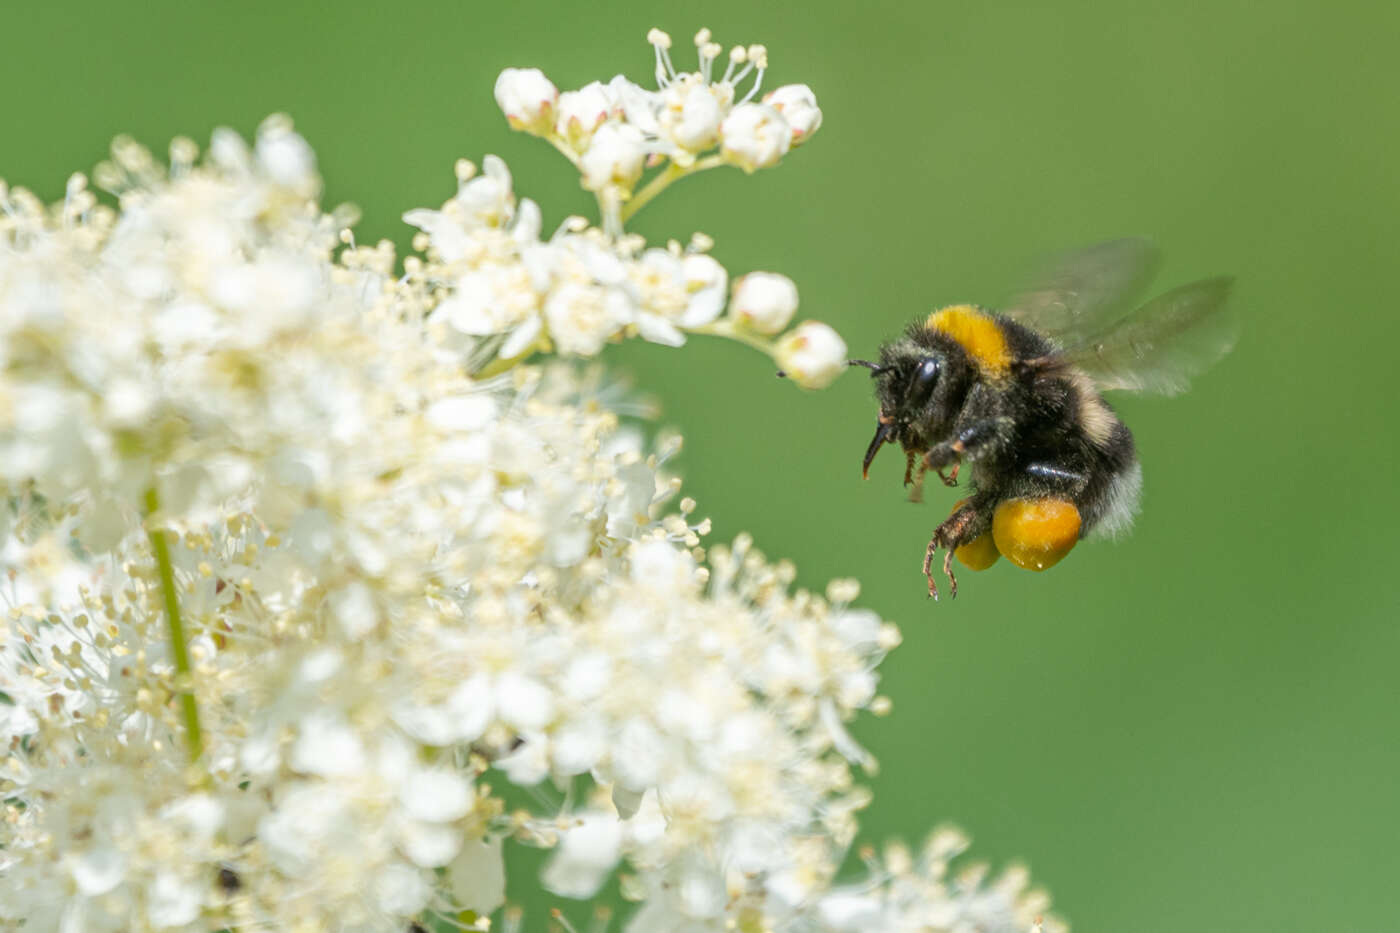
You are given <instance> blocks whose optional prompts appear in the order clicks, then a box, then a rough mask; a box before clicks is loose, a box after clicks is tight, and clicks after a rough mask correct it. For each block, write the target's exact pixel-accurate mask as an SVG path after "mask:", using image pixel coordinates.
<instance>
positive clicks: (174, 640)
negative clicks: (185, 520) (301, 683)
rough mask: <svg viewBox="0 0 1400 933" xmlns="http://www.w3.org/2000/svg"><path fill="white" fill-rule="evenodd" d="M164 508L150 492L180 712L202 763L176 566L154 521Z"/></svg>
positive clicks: (193, 755)
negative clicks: (158, 512) (181, 618)
mask: <svg viewBox="0 0 1400 933" xmlns="http://www.w3.org/2000/svg"><path fill="white" fill-rule="evenodd" d="M159 508H160V498H159V496H157V495H156V490H155V487H154V486H152V487H151V488H150V489H147V490H146V520H147V523H148V524H147V528H146V531H147V534H149V535H150V536H151V549H152V550H153V551H155V555H156V569H157V570H158V571H159V573H160V594H161V598H162V600H163V601H164V603H165V620H166V622H167V624H168V625H169V627H170V653H171V654H172V655H173V656H174V658H175V679H176V683H177V686H178V687H182V688H184V689H178V690H177V693H178V694H179V697H180V710H181V712H182V714H183V715H184V719H185V740H186V742H187V743H188V745H189V752H190V761H192V762H194V761H198V760H199V756H200V755H201V754H202V753H203V751H204V735H203V733H202V732H201V730H200V728H199V707H198V705H196V703H195V699H194V691H193V689H192V687H193V680H194V673H193V672H192V671H191V670H190V650H189V646H188V645H187V644H186V643H185V625H184V623H183V622H182V621H181V620H180V597H179V594H178V593H176V591H175V566H174V564H172V563H171V562H170V542H169V541H168V540H167V539H166V537H165V531H164V529H161V528H157V527H155V525H154V523H153V522H152V519H153V518H154V516H155V514H156V512H157V511H158V510H159Z"/></svg>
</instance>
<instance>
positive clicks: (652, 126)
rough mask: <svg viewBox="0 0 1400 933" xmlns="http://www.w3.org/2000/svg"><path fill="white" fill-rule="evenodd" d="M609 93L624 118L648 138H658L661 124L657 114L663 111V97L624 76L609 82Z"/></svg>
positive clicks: (618, 76)
mask: <svg viewBox="0 0 1400 933" xmlns="http://www.w3.org/2000/svg"><path fill="white" fill-rule="evenodd" d="M608 92H609V93H610V94H611V95H612V99H613V100H614V101H615V104H614V106H615V107H616V109H618V110H620V111H622V118H623V119H624V120H625V121H626V122H627V123H628V124H629V125H631V126H635V127H636V128H637V129H638V130H639V131H641V132H642V133H644V134H646V135H647V136H658V135H660V133H661V124H660V123H659V122H657V113H658V111H659V110H660V109H661V95H660V94H659V93H658V92H656V91H648V90H647V89H646V88H644V87H642V86H641V85H638V84H634V83H632V82H631V81H629V80H627V78H625V77H623V76H622V75H617V76H616V77H614V78H613V79H612V80H611V81H609V82H608Z"/></svg>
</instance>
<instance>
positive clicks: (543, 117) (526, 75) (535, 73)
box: [496, 68, 559, 134]
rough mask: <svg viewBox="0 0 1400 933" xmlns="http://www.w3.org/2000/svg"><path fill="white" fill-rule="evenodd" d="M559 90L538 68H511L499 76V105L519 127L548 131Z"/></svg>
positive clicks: (497, 98) (513, 123)
mask: <svg viewBox="0 0 1400 933" xmlns="http://www.w3.org/2000/svg"><path fill="white" fill-rule="evenodd" d="M558 100H559V89H558V88H556V87H555V86H554V84H553V83H552V82H551V81H550V80H549V79H548V78H546V77H545V76H544V72H543V71H540V70H539V69H538V68H507V69H505V70H504V71H502V72H501V74H500V76H499V77H498V78H496V104H497V105H498V106H499V107H500V108H501V111H502V112H503V113H504V114H505V115H506V119H507V120H508V121H510V125H511V126H512V127H514V128H515V129H517V130H524V131H526V132H527V133H537V134H539V133H547V132H549V129H550V128H551V127H552V126H553V125H554V109H555V105H556V103H557V102H558Z"/></svg>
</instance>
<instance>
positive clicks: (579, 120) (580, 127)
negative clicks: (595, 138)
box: [554, 81, 613, 145]
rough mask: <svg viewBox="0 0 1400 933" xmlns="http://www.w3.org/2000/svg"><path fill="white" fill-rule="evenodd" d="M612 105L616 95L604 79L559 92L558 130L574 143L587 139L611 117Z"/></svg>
mask: <svg viewBox="0 0 1400 933" xmlns="http://www.w3.org/2000/svg"><path fill="white" fill-rule="evenodd" d="M612 106H613V99H612V95H611V94H609V93H608V88H607V86H606V85H604V84H603V83H602V82H600V81H594V82H592V83H591V84H587V85H584V86H583V87H581V88H579V89H578V90H577V91H565V92H564V93H563V94H560V95H559V107H558V114H557V115H556V117H555V121H554V131H555V132H556V133H558V134H559V135H560V136H562V137H564V138H565V139H567V140H568V141H569V142H570V143H573V144H574V145H578V144H579V143H582V142H587V141H588V139H589V138H590V137H591V136H592V135H593V131H594V130H596V129H597V128H598V127H600V126H602V124H603V121H604V120H606V119H607V118H608V113H609V112H610V111H611V110H612Z"/></svg>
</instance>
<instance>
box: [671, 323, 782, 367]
mask: <svg viewBox="0 0 1400 933" xmlns="http://www.w3.org/2000/svg"><path fill="white" fill-rule="evenodd" d="M689 333H692V334H703V335H705V336H707V337H725V338H727V339H729V340H737V341H739V342H740V343H742V344H744V345H745V346H747V347H753V348H754V349H755V350H757V351H758V352H759V353H762V354H763V355H764V356H767V357H770V358H771V357H772V356H773V341H771V340H768V339H765V338H764V337H761V336H759V335H758V334H750V333H748V332H746V331H744V330H741V329H740V328H738V327H735V326H734V325H733V324H732V323H731V322H729V321H727V320H719V321H715V322H714V323H713V324H706V325H705V326H703V327H693V328H690V329H689Z"/></svg>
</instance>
